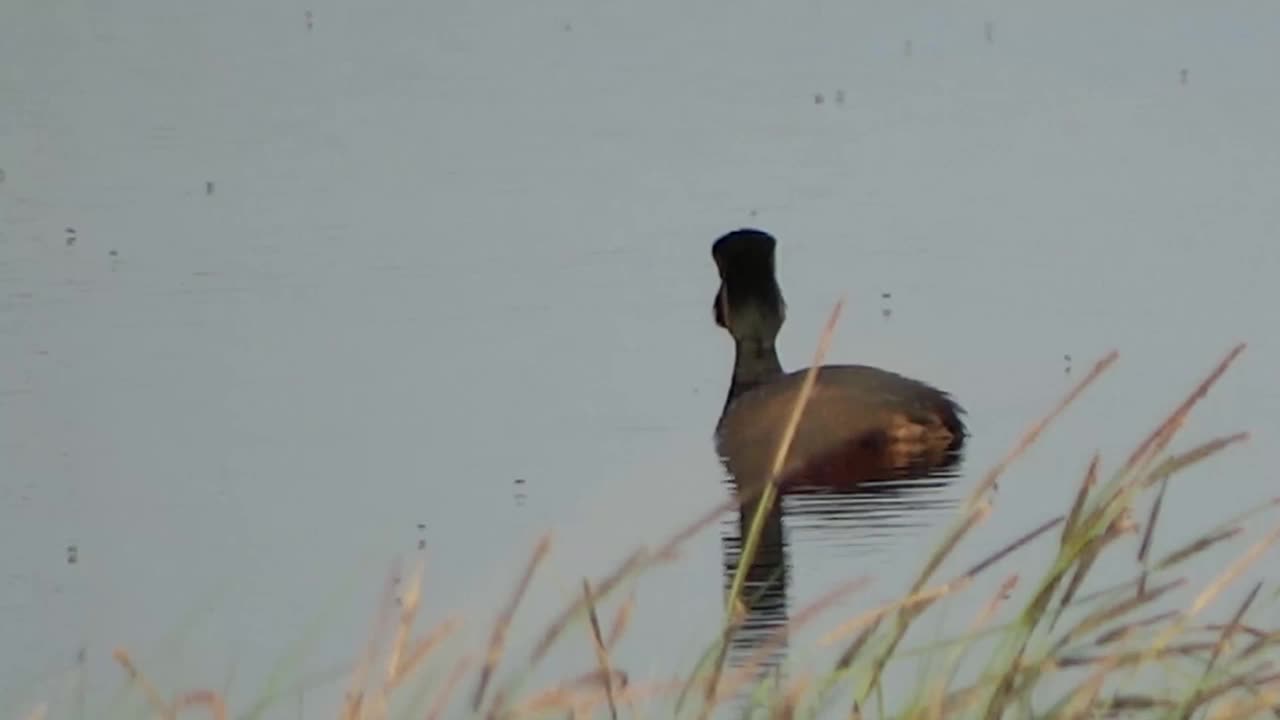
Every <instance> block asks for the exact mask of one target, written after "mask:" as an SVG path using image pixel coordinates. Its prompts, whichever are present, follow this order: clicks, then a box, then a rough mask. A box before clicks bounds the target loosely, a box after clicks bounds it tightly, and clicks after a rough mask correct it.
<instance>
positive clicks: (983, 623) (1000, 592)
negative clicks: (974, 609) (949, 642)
mask: <svg viewBox="0 0 1280 720" xmlns="http://www.w3.org/2000/svg"><path fill="white" fill-rule="evenodd" d="M1017 585H1018V574H1017V573H1014V574H1012V575H1010V576H1009V577H1007V578H1005V579H1004V582H1002V583H1000V587H999V588H997V589H996V592H995V594H994V595H992V596H991V599H989V600H987V602H986V604H985V605H984V606H983V607H982V610H981V611H980V612H979V613H978V615H977V616H976V617H974V619H973V622H971V623H970V624H969V636H970V638H972V637H974V636H976V635H977V634H978V633H980V632H982V630H983V629H985V628H986V627H987V625H988V624H989V623H990V622H991V618H993V617H995V614H996V612H997V611H998V610H999V609H1000V606H1001V605H1003V604H1004V602H1005V601H1006V600H1008V599H1009V595H1010V593H1012V592H1013V589H1014V588H1015V587H1016V586H1017ZM971 644H972V640H969V641H966V642H964V643H963V644H961V645H960V646H959V647H957V648H956V649H955V650H954V651H953V652H952V653H951V658H950V659H949V660H948V662H947V669H946V671H945V672H944V673H942V675H941V676H939V678H938V680H937V681H936V682H935V683H934V689H933V691H932V692H931V693H930V697H931V698H932V700H930V701H929V712H928V717H930V718H941V717H942V714H943V710H944V709H945V707H946V699H947V688H948V687H950V685H951V682H952V681H953V680H954V679H955V675H956V671H957V670H959V669H960V659H961V658H962V657H963V656H964V653H965V651H966V650H968V649H969V646H970V645H971Z"/></svg>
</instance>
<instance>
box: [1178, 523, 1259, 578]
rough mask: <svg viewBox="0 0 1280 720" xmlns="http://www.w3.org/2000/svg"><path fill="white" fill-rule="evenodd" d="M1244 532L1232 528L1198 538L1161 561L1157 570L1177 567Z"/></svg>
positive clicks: (1240, 529) (1241, 529) (1237, 528)
mask: <svg viewBox="0 0 1280 720" xmlns="http://www.w3.org/2000/svg"><path fill="white" fill-rule="evenodd" d="M1242 532H1244V529H1243V528H1239V527H1232V528H1226V529H1225V530H1220V531H1218V532H1216V533H1214V534H1212V535H1206V536H1204V537H1201V538H1197V539H1195V540H1193V541H1192V542H1190V543H1188V544H1186V545H1184V546H1183V547H1180V548H1178V549H1177V550H1174V551H1173V552H1171V553H1169V554H1168V555H1166V556H1164V557H1163V558H1161V560H1160V561H1159V562H1157V563H1156V569H1157V570H1164V569H1166V568H1169V567H1173V566H1174V565H1177V564H1178V563H1180V562H1182V561H1184V560H1186V559H1187V558H1189V557H1191V556H1193V555H1197V554H1199V553H1201V552H1204V551H1205V550H1208V549H1209V548H1211V547H1213V546H1214V545H1217V544H1218V543H1220V542H1222V541H1223V540H1230V539H1232V538H1234V537H1235V536H1237V535H1239V534H1240V533H1242Z"/></svg>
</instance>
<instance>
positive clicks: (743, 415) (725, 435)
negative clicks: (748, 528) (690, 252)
mask: <svg viewBox="0 0 1280 720" xmlns="http://www.w3.org/2000/svg"><path fill="white" fill-rule="evenodd" d="M776 247H777V240H776V238H775V237H774V236H773V235H771V234H769V233H768V232H765V231H763V230H759V229H756V228H740V229H737V230H733V231H731V232H728V233H726V234H724V235H722V236H720V237H719V238H717V239H716V241H715V242H714V243H713V245H712V250H711V255H712V259H713V260H714V262H715V265H716V268H717V271H718V273H719V276H720V286H719V288H718V289H717V290H716V295H715V299H714V301H713V307H712V312H713V315H714V319H715V323H716V324H717V325H718V326H720V327H721V328H723V329H724V330H725V331H727V332H728V334H729V336H730V337H732V339H733V344H734V361H733V374H732V375H731V376H730V380H729V389H728V393H727V395H726V397H725V402H724V406H723V408H722V409H721V414H720V418H719V420H718V421H717V423H716V428H715V445H716V450H717V452H718V454H719V456H720V460H721V462H722V463H723V464H724V466H725V468H726V469H727V470H728V472H729V475H730V476H731V477H732V479H733V480H734V481H735V482H736V483H737V484H738V485H739V486H740V487H744V486H745V487H754V486H757V485H759V484H760V483H763V482H764V481H766V480H767V479H768V477H769V475H770V472H771V469H772V464H773V461H774V454H775V452H776V450H777V448H778V446H779V443H780V441H781V439H782V436H783V432H784V429H785V426H786V425H787V422H788V420H789V418H790V415H791V413H792V409H793V406H794V404H795V402H796V399H797V397H798V394H799V393H800V390H801V387H802V385H803V383H804V378H805V374H806V372H807V371H808V368H804V369H800V370H794V371H791V372H785V371H784V370H783V368H782V365H781V362H780V361H779V359H778V351H777V346H776V341H777V337H778V334H779V332H780V331H781V329H782V325H783V322H784V321H785V319H786V302H785V300H784V299H783V296H782V291H781V289H780V287H779V285H778V280H777V274H776V270H775V252H776ZM965 414H966V413H965V410H964V408H962V407H961V406H960V404H959V403H958V402H956V400H955V399H954V398H953V397H952V396H951V394H950V393H947V392H944V391H942V390H940V389H938V388H937V387H935V386H933V385H931V384H929V383H926V382H923V381H921V380H917V379H914V378H910V377H907V376H905V375H902V374H899V373H896V372H893V371H890V370H885V369H881V368H877V367H872V366H869V365H856V364H843V365H822V366H820V367H819V368H818V370H817V373H816V377H815V382H814V386H813V389H812V393H811V395H810V396H809V400H808V402H807V404H806V405H805V409H804V412H803V415H802V416H801V420H800V423H799V425H798V426H797V428H796V432H795V434H794V436H793V439H792V441H791V444H790V447H789V450H788V454H787V460H786V462H785V463H784V465H783V466H782V469H781V472H780V474H779V478H778V481H779V483H780V484H792V485H795V486H797V487H832V488H844V489H847V488H849V487H852V486H854V485H858V484H860V483H866V482H870V481H876V480H893V479H900V478H917V477H921V476H922V475H927V474H930V473H940V472H942V471H944V470H946V469H948V468H951V467H953V466H954V465H955V464H957V463H958V461H959V458H960V456H961V453H962V451H963V448H964V444H965V442H966V440H967V438H968V436H969V430H968V428H967V427H966V424H965V420H964V416H965Z"/></svg>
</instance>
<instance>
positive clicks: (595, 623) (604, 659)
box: [582, 578, 618, 720]
mask: <svg viewBox="0 0 1280 720" xmlns="http://www.w3.org/2000/svg"><path fill="white" fill-rule="evenodd" d="M582 599H583V602H585V603H586V604H587V617H588V619H590V621H591V622H590V624H589V625H590V629H591V640H592V643H591V644H592V648H593V649H594V650H595V655H596V663H598V664H599V665H600V673H601V675H602V676H603V677H604V692H605V697H607V698H608V700H609V717H611V718H613V720H618V705H617V703H615V702H614V699H613V682H612V678H613V664H612V663H611V662H609V651H608V650H606V649H605V647H604V637H603V636H602V635H601V633H600V618H599V617H597V616H596V604H595V601H594V600H592V599H591V581H589V580H587V579H586V578H582Z"/></svg>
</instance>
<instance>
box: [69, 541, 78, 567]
mask: <svg viewBox="0 0 1280 720" xmlns="http://www.w3.org/2000/svg"><path fill="white" fill-rule="evenodd" d="M79 560H80V548H79V547H78V546H76V545H68V546H67V564H68V565H75V564H76V563H77V562H78V561H79Z"/></svg>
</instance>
